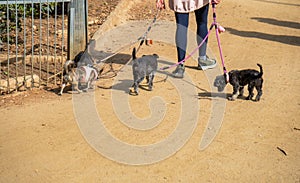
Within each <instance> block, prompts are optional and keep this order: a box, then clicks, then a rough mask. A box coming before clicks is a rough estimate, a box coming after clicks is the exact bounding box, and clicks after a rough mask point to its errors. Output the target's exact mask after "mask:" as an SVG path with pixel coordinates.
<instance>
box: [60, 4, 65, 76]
mask: <svg viewBox="0 0 300 183" xmlns="http://www.w3.org/2000/svg"><path fill="white" fill-rule="evenodd" d="M61 29H62V40H61V73H63V68H64V67H63V64H64V62H63V60H64V37H65V36H64V35H65V34H64V33H65V2H64V0H63V1H62V28H61ZM63 77H64V76H63V74H62V75H61V78H60V80H61V81H62V80H63Z"/></svg>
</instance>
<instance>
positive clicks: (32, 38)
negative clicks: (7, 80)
mask: <svg viewBox="0 0 300 183" xmlns="http://www.w3.org/2000/svg"><path fill="white" fill-rule="evenodd" d="M31 8H32V11H31V87H33V86H34V79H33V58H34V57H33V55H34V34H33V32H34V11H33V10H34V6H33V2H32V3H31Z"/></svg>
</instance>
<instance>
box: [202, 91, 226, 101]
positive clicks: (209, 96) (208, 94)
mask: <svg viewBox="0 0 300 183" xmlns="http://www.w3.org/2000/svg"><path fill="white" fill-rule="evenodd" d="M228 96H230V94H229V93H223V92H207V91H206V92H201V93H198V97H199V99H200V100H201V99H207V100H212V99H214V98H221V99H227V98H228Z"/></svg>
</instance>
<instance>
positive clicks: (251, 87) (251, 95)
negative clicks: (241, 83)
mask: <svg viewBox="0 0 300 183" xmlns="http://www.w3.org/2000/svg"><path fill="white" fill-rule="evenodd" d="M253 89H254V83H253V82H250V83H249V84H248V92H249V95H248V97H247V98H246V100H252V98H253V95H254V93H253Z"/></svg>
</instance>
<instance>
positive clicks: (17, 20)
mask: <svg viewBox="0 0 300 183" xmlns="http://www.w3.org/2000/svg"><path fill="white" fill-rule="evenodd" d="M69 2H71V0H1V1H0V93H1V94H5V93H11V92H13V91H23V90H27V89H30V88H32V87H42V86H47V87H52V86H56V85H57V84H59V83H60V82H61V80H62V68H63V64H64V62H65V61H66V59H67V55H68V53H67V45H68V44H67V42H68V40H67V34H68V13H67V12H68V4H69Z"/></svg>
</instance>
